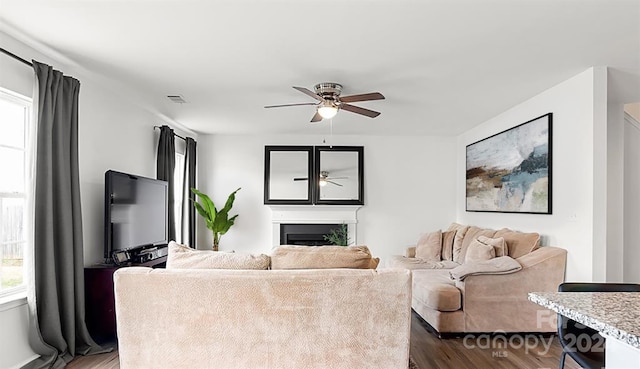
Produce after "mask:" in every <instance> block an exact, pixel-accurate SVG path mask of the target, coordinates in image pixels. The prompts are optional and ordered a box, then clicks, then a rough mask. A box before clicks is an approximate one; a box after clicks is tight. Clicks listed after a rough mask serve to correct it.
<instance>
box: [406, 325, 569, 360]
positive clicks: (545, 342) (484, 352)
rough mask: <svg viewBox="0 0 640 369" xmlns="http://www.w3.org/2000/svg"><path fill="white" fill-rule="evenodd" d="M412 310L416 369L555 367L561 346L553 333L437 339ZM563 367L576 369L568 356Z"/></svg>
mask: <svg viewBox="0 0 640 369" xmlns="http://www.w3.org/2000/svg"><path fill="white" fill-rule="evenodd" d="M432 329H433V328H431V327H430V326H429V325H428V324H427V323H425V322H424V321H423V320H422V319H421V318H420V317H419V316H418V315H417V314H416V313H413V314H412V317H411V356H412V357H413V359H414V361H415V363H416V364H417V365H418V367H419V368H420V369H449V368H451V369H457V368H482V369H484V368H487V369H488V368H491V369H499V368H504V369H514V368H518V369H542V368H552V369H554V368H558V366H559V364H560V354H561V353H562V347H561V346H560V343H559V342H558V338H557V336H555V335H539V334H520V335H496V336H491V335H485V334H471V335H466V336H461V337H453V338H442V339H441V338H438V336H437V335H436V334H434V333H433V331H432ZM565 368H566V369H579V368H580V366H579V365H577V364H576V363H575V362H574V361H573V360H572V359H571V358H569V357H567V359H566V361H565Z"/></svg>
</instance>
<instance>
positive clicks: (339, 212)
mask: <svg viewBox="0 0 640 369" xmlns="http://www.w3.org/2000/svg"><path fill="white" fill-rule="evenodd" d="M360 207H361V206H359V205H356V206H354V205H314V206H304V205H295V206H291V205H289V206H288V205H270V206H269V208H271V224H272V240H273V243H272V245H273V247H276V246H278V245H283V244H289V245H292V244H293V245H296V244H298V245H309V244H311V245H326V244H327V242H326V241H324V237H323V236H324V235H325V234H327V233H328V232H329V230H330V229H331V228H328V229H327V228H323V227H326V226H330V227H332V228H337V227H339V226H340V225H342V224H346V225H347V233H348V237H349V241H350V242H351V244H352V245H357V244H358V240H357V239H356V237H357V234H358V232H357V229H356V228H357V225H358V218H357V212H358V209H360ZM291 225H293V226H294V228H299V227H300V226H312V227H311V228H307V229H306V230H303V231H294V232H290V233H292V235H291V236H286V235H285V236H283V235H282V234H283V233H285V230H284V228H285V227H287V226H291ZM315 226H319V227H321V228H315ZM283 237H284V238H283ZM287 237H288V239H287Z"/></svg>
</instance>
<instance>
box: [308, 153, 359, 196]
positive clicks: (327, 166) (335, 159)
mask: <svg viewBox="0 0 640 369" xmlns="http://www.w3.org/2000/svg"><path fill="white" fill-rule="evenodd" d="M314 176H315V178H316V180H315V181H314V186H313V187H314V203H315V204H326V205H364V148H363V147H362V146H316V147H315V152H314Z"/></svg>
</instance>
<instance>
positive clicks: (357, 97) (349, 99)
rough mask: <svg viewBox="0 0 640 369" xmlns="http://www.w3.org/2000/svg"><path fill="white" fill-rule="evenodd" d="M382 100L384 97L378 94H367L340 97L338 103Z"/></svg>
mask: <svg viewBox="0 0 640 369" xmlns="http://www.w3.org/2000/svg"><path fill="white" fill-rule="evenodd" d="M370 100H384V95H382V94H381V93H380V92H370V93H368V94H359V95H349V96H341V97H340V101H342V102H346V103H350V102H356V101H370Z"/></svg>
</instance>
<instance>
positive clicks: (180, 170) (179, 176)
mask: <svg viewBox="0 0 640 369" xmlns="http://www.w3.org/2000/svg"><path fill="white" fill-rule="evenodd" d="M173 183H174V185H175V186H174V188H173V213H174V214H175V218H174V219H175V221H176V223H175V226H176V241H178V242H184V241H186V240H183V239H182V201H183V197H184V195H183V193H182V186H183V183H184V154H182V153H179V152H176V167H175V168H174V170H173Z"/></svg>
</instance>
